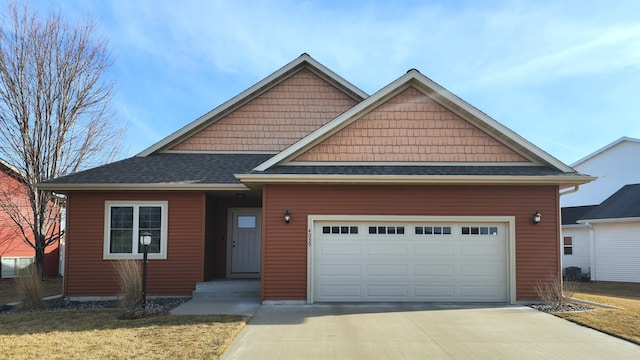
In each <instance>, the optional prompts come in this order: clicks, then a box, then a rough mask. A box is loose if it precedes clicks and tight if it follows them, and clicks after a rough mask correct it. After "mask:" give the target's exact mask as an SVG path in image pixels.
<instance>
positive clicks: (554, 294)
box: [536, 274, 564, 304]
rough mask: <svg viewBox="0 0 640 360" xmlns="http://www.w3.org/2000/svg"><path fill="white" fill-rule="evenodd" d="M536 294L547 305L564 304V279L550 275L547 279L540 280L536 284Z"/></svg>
mask: <svg viewBox="0 0 640 360" xmlns="http://www.w3.org/2000/svg"><path fill="white" fill-rule="evenodd" d="M536 293H537V294H538V297H539V298H540V300H542V301H544V302H545V303H546V304H562V303H563V302H564V296H563V294H562V278H561V277H560V276H557V275H554V274H549V275H547V277H546V278H544V279H542V280H538V281H537V283H536Z"/></svg>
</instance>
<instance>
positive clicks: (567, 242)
mask: <svg viewBox="0 0 640 360" xmlns="http://www.w3.org/2000/svg"><path fill="white" fill-rule="evenodd" d="M563 241H564V254H565V255H573V238H572V237H571V236H565V237H564V239H563Z"/></svg>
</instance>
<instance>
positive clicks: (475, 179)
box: [235, 174, 593, 186]
mask: <svg viewBox="0 0 640 360" xmlns="http://www.w3.org/2000/svg"><path fill="white" fill-rule="evenodd" d="M235 177H236V178H237V179H238V180H240V181H242V182H243V183H329V184H331V183H334V184H335V183H342V184H364V183H366V184H389V185H393V184H434V185H435V184H438V185H464V184H469V185H478V184H486V185H489V184H502V185H559V186H573V185H575V184H584V183H587V182H589V181H592V180H593V179H592V177H590V176H579V175H578V176H561V177H551V176H482V177H480V176H473V175H468V176H465V175H453V176H448V175H318V174H297V175H291V174H236V175H235Z"/></svg>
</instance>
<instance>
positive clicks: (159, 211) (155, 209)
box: [104, 201, 167, 259]
mask: <svg viewBox="0 0 640 360" xmlns="http://www.w3.org/2000/svg"><path fill="white" fill-rule="evenodd" d="M145 232H148V233H150V234H151V245H149V248H148V257H149V259H166V258H167V202H166V201H136V202H133V201H127V202H124V201H107V202H105V222H104V259H137V258H141V257H142V252H143V247H142V245H140V235H141V234H143V233H145Z"/></svg>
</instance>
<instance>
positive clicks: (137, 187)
mask: <svg viewBox="0 0 640 360" xmlns="http://www.w3.org/2000/svg"><path fill="white" fill-rule="evenodd" d="M36 187H37V188H39V189H41V190H48V191H56V192H60V193H64V192H66V191H162V190H167V191H203V190H204V191H209V190H217V191H225V190H226V191H244V190H250V189H249V188H248V187H247V186H246V185H244V184H188V183H182V184H162V183H159V184H57V183H41V184H37V185H36Z"/></svg>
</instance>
